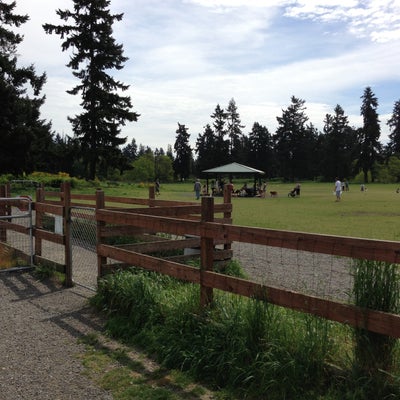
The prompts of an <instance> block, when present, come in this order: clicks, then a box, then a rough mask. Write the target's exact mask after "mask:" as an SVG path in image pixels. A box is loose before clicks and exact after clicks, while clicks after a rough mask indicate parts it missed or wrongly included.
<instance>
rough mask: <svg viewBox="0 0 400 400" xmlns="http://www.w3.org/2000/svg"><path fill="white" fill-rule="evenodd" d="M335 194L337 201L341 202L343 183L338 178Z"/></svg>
mask: <svg viewBox="0 0 400 400" xmlns="http://www.w3.org/2000/svg"><path fill="white" fill-rule="evenodd" d="M335 193H336V201H340V198H341V195H342V182H340V180H339V178H336V182H335Z"/></svg>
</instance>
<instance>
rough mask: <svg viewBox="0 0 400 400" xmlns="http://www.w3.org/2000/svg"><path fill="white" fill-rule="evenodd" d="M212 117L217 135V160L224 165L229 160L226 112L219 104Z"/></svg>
mask: <svg viewBox="0 0 400 400" xmlns="http://www.w3.org/2000/svg"><path fill="white" fill-rule="evenodd" d="M211 118H212V119H213V128H214V135H215V161H216V162H218V164H219V165H223V164H226V163H227V162H229V140H226V139H225V135H226V113H225V111H224V110H223V109H222V108H221V107H220V105H219V104H217V106H216V107H215V111H214V113H213V114H211Z"/></svg>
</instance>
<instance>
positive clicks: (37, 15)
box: [6, 0, 400, 150]
mask: <svg viewBox="0 0 400 400" xmlns="http://www.w3.org/2000/svg"><path fill="white" fill-rule="evenodd" d="M6 1H11V0H6ZM16 2H17V7H16V10H15V12H16V13H18V14H27V15H29V17H30V20H29V21H28V22H27V23H26V24H24V25H23V26H21V27H20V28H19V29H18V32H19V33H21V34H23V35H24V41H23V43H22V44H21V45H20V46H19V48H18V52H19V55H20V57H19V64H20V66H22V65H30V64H34V65H35V68H36V71H37V73H38V74H41V73H43V72H46V74H47V83H46V84H45V87H44V89H43V94H45V95H46V103H45V105H44V106H43V107H42V109H41V110H42V118H44V119H46V120H47V121H51V122H52V127H53V130H54V131H55V132H56V133H59V134H60V135H69V136H73V133H72V129H71V125H70V123H69V122H68V119H67V117H68V116H70V117H73V116H75V115H76V114H79V113H80V112H81V111H82V110H81V108H80V106H79V103H80V97H79V96H72V95H70V94H68V93H66V91H67V90H69V89H71V88H73V87H74V86H75V85H77V84H78V83H79V81H78V80H77V79H76V78H74V77H73V75H72V71H71V70H70V69H69V68H67V67H66V64H67V63H68V61H69V54H68V53H67V52H62V49H61V43H62V40H61V39H60V37H59V36H58V35H55V34H53V35H48V34H45V32H44V30H43V28H42V24H44V23H53V24H63V21H61V20H60V19H59V17H58V16H57V14H56V9H61V10H73V2H72V0H16ZM110 8H111V12H112V13H124V16H123V19H122V21H120V22H115V24H114V26H113V28H114V34H113V36H114V38H115V39H116V41H117V43H120V44H122V45H123V47H124V55H125V56H126V57H128V58H129V60H128V61H127V62H126V63H125V64H124V68H123V69H122V70H120V71H109V74H111V75H112V76H113V77H114V78H116V79H118V80H120V81H121V82H123V83H124V84H128V85H129V90H128V91H126V92H125V93H124V94H125V95H126V94H127V95H129V96H130V97H131V99H132V104H133V109H132V111H135V112H137V113H138V114H140V117H139V118H138V121H137V122H132V123H127V125H126V126H124V127H123V128H122V133H121V136H122V137H127V144H128V143H130V142H131V141H132V139H133V138H134V139H135V140H136V143H137V144H138V145H139V144H142V145H144V146H149V147H151V148H152V149H155V148H161V147H162V148H163V149H164V150H167V147H168V145H171V146H172V147H173V145H174V143H175V139H176V130H177V128H178V123H180V124H184V125H185V126H186V127H187V128H188V133H189V134H190V144H191V145H192V147H194V146H195V143H196V139H197V137H198V135H199V134H201V133H203V132H204V127H205V125H206V124H208V123H212V119H211V117H210V116H211V114H213V112H214V110H215V107H216V106H217V105H218V104H219V105H220V106H221V108H226V107H227V106H228V104H229V101H230V100H231V99H232V98H233V99H234V100H235V103H236V106H237V111H238V112H239V115H240V119H241V122H242V125H244V126H245V127H244V128H243V133H245V134H248V133H249V132H250V131H251V129H252V126H253V124H254V122H258V123H260V124H261V125H264V126H266V127H267V128H268V130H269V132H270V133H271V134H273V133H275V130H276V128H277V117H280V116H282V111H283V110H285V109H286V108H287V107H288V106H289V105H290V103H291V98H292V96H295V97H297V98H300V99H303V100H305V106H306V110H305V113H306V114H307V116H308V118H309V121H308V122H309V123H312V124H313V125H314V126H315V127H316V128H318V129H320V130H322V128H323V125H324V122H323V121H324V118H325V116H326V114H333V113H334V108H335V106H336V105H337V104H339V105H340V106H341V107H342V108H343V109H344V112H345V115H347V116H348V118H349V123H350V125H351V126H354V127H361V126H362V117H361V116H360V107H361V101H362V100H361V96H362V95H363V93H364V90H365V88H366V87H367V86H370V87H371V89H372V91H373V93H374V94H375V96H376V97H377V99H378V102H379V107H378V110H377V111H378V114H379V119H380V121H381V137H380V141H381V142H382V143H386V142H387V140H388V134H389V133H390V131H389V128H388V126H387V120H388V118H390V116H391V114H392V112H393V107H394V104H395V102H396V101H398V100H400V51H399V50H400V0H361V1H356V0H344V1H339V0H299V1H285V0H215V1H213V0H111V5H110Z"/></svg>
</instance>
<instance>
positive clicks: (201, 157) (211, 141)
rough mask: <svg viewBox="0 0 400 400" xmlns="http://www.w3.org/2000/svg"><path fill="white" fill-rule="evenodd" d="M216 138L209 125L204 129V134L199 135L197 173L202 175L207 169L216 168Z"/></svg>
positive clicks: (197, 141) (197, 142)
mask: <svg viewBox="0 0 400 400" xmlns="http://www.w3.org/2000/svg"><path fill="white" fill-rule="evenodd" d="M216 149H217V146H216V137H215V135H214V132H213V130H212V128H211V126H210V124H207V125H206V126H205V127H204V132H203V134H199V136H198V137H197V140H196V148H195V152H196V153H197V160H196V172H197V174H200V172H201V171H204V170H205V169H210V168H213V167H215V166H216V163H215V157H216V153H217V151H216Z"/></svg>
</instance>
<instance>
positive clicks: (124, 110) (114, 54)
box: [43, 0, 138, 179]
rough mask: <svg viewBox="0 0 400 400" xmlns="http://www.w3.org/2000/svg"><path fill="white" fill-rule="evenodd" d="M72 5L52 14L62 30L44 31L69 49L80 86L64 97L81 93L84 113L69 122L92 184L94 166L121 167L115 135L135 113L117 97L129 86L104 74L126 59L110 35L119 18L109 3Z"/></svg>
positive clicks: (91, 0)
mask: <svg viewBox="0 0 400 400" xmlns="http://www.w3.org/2000/svg"><path fill="white" fill-rule="evenodd" d="M73 4H74V10H73V11H70V10H57V11H56V12H57V15H58V16H59V17H60V19H61V20H63V21H65V25H52V24H45V25H43V28H44V30H45V32H46V33H49V34H53V33H55V34H57V35H59V36H60V37H61V39H63V40H64V41H63V43H62V50H63V51H65V50H68V49H72V56H71V58H70V61H69V63H68V64H67V66H68V67H69V68H71V69H72V71H73V72H72V73H73V75H74V76H75V77H76V78H78V79H80V80H81V83H80V84H78V85H77V86H75V87H74V88H73V89H71V90H69V91H68V93H70V94H72V95H77V94H78V93H81V96H82V103H81V106H82V108H83V112H82V113H81V114H79V115H76V116H75V117H74V118H69V120H70V122H71V124H72V127H73V131H74V134H75V137H77V138H79V139H80V142H81V147H82V151H83V155H84V157H85V164H86V165H87V169H88V171H87V174H88V177H89V178H90V179H94V178H95V175H96V172H97V167H98V166H99V165H100V167H101V169H102V170H103V171H104V170H105V169H107V167H109V166H111V167H113V166H116V167H120V165H121V160H122V159H121V154H120V153H121V151H120V149H119V146H121V145H123V144H124V143H125V142H126V138H121V137H120V136H119V135H120V133H121V126H123V125H125V123H126V122H127V121H136V120H137V117H138V114H137V113H135V112H132V111H130V110H131V108H132V104H131V99H130V97H129V96H122V95H121V94H120V93H121V92H124V91H126V90H127V89H128V88H129V86H127V85H125V84H123V83H122V82H120V81H117V80H115V79H114V78H113V77H111V76H110V75H109V74H108V73H107V71H109V70H112V69H115V70H120V69H122V68H123V64H124V62H125V61H126V60H127V58H126V57H124V55H123V47H122V45H120V44H117V43H116V42H115V39H114V38H113V36H112V33H113V30H112V26H113V23H114V21H120V20H121V19H122V17H123V14H114V15H112V14H111V13H110V9H109V6H110V0H73ZM69 21H72V22H71V23H69Z"/></svg>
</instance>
